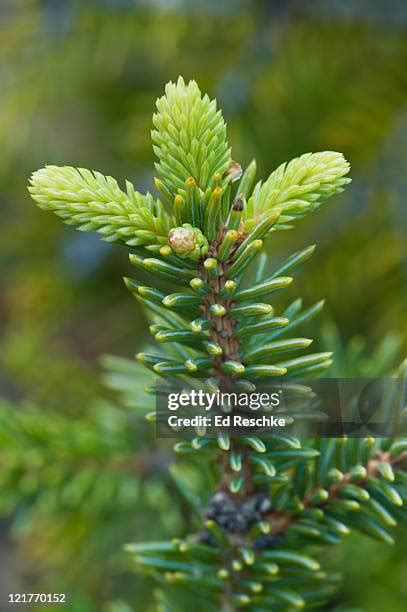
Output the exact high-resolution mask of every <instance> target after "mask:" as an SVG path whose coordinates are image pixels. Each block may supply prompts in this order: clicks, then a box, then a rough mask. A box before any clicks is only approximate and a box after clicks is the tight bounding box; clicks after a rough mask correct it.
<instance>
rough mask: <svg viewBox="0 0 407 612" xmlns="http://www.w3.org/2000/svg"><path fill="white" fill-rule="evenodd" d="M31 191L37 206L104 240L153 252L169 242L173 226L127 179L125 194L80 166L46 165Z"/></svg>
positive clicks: (108, 179)
mask: <svg viewBox="0 0 407 612" xmlns="http://www.w3.org/2000/svg"><path fill="white" fill-rule="evenodd" d="M29 191H30V193H31V197H32V198H33V200H35V202H36V203H37V204H38V206H39V207H40V208H42V209H44V210H51V211H53V212H55V214H57V215H58V216H59V217H61V218H62V219H63V220H64V221H65V223H68V224H69V225H77V226H78V229H80V230H81V231H82V232H87V231H95V232H99V233H100V234H102V236H103V238H104V240H107V241H108V242H115V241H116V242H124V243H125V244H127V245H129V246H139V245H142V246H144V247H145V248H146V249H148V250H151V251H155V250H158V249H159V248H160V246H162V245H163V244H165V243H166V242H167V234H168V229H169V227H171V224H172V223H173V221H172V220H171V217H169V216H168V215H166V214H165V211H164V209H163V207H162V204H161V202H160V201H159V200H157V201H155V200H154V198H153V197H152V196H151V195H150V194H149V193H147V194H146V195H141V194H140V193H138V192H137V191H135V190H134V187H133V185H132V184H131V183H130V182H128V181H126V193H125V192H124V191H122V190H121V189H120V187H119V186H118V184H117V181H116V180H115V179H113V178H112V177H111V176H103V175H102V174H100V172H91V171H90V170H85V169H84V168H71V167H68V166H64V167H62V168H59V167H57V166H46V167H45V168H43V169H42V170H38V172H34V174H33V176H32V178H31V186H30V187H29Z"/></svg>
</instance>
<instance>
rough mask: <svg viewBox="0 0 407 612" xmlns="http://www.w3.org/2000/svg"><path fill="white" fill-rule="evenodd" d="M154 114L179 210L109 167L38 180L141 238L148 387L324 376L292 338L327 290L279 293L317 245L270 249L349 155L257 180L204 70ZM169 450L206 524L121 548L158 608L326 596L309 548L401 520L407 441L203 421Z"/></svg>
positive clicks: (319, 362) (106, 227)
mask: <svg viewBox="0 0 407 612" xmlns="http://www.w3.org/2000/svg"><path fill="white" fill-rule="evenodd" d="M157 110H158V112H157V113H156V114H155V115H154V117H153V123H154V127H155V129H154V130H153V132H152V138H153V143H154V151H155V153H156V154H157V157H158V160H159V161H158V163H157V164H156V168H157V171H158V175H159V176H158V178H157V179H156V186H157V188H158V190H159V191H160V193H161V194H162V195H163V197H164V198H165V200H166V202H167V205H168V207H170V206H172V211H173V215H169V214H168V213H167V211H166V210H165V209H164V207H163V206H162V204H161V203H160V201H159V200H157V201H154V200H153V198H152V196H150V195H149V194H147V195H146V196H143V195H141V194H138V193H137V192H134V189H133V188H132V186H131V185H129V184H127V193H125V192H123V191H121V190H120V189H119V187H118V185H117V183H116V181H114V179H112V178H110V177H107V178H106V177H103V176H101V175H99V174H97V173H91V172H89V171H84V170H76V169H74V168H57V167H54V166H51V167H47V168H45V169H43V170H40V171H38V172H37V173H35V174H34V176H33V179H32V186H31V188H30V191H31V194H32V196H33V198H34V200H35V201H36V202H37V203H38V204H39V206H40V207H42V208H45V209H48V210H53V211H54V212H56V214H58V215H59V216H61V217H62V218H63V219H64V220H65V221H66V222H67V223H70V224H76V225H78V226H79V229H82V230H96V231H99V232H101V233H102V235H104V236H105V237H107V239H110V240H121V241H123V242H125V243H126V244H128V245H129V246H132V247H136V248H135V249H134V252H132V253H131V254H130V261H131V263H132V265H133V266H134V267H135V268H136V269H137V270H138V271H139V270H141V271H143V272H146V273H148V275H149V276H150V278H151V286H147V285H145V284H144V283H143V284H142V283H141V282H140V281H139V280H137V278H126V279H125V282H126V285H127V287H128V288H129V290H130V291H131V292H132V294H133V295H134V296H135V298H136V299H137V300H138V301H139V302H140V303H141V304H142V305H143V307H144V308H145V309H146V312H147V314H148V316H149V318H150V320H151V325H150V328H149V330H150V333H151V334H152V336H153V337H154V339H155V340H156V341H157V343H158V346H159V347H160V348H159V349H157V350H154V351H152V352H142V353H139V354H138V355H137V359H138V361H139V362H140V363H142V364H143V365H144V366H145V367H146V368H148V369H150V370H152V371H153V372H154V374H155V375H156V376H157V378H158V382H157V384H156V385H152V386H151V387H149V389H148V392H149V393H151V394H155V393H159V392H160V384H161V382H163V383H165V382H167V381H168V380H172V379H174V378H176V377H180V378H181V380H182V381H183V382H185V384H186V385H188V384H190V385H191V386H194V385H196V384H198V383H199V384H200V383H203V384H205V385H208V386H209V387H210V388H211V389H214V390H215V389H216V390H231V389H238V388H239V389H245V390H255V389H256V388H257V387H258V385H259V384H260V383H261V381H262V380H264V379H266V380H267V379H270V380H273V379H275V377H280V376H285V377H286V379H287V384H290V381H289V379H290V377H300V378H303V377H305V376H311V377H316V376H320V375H321V374H323V373H324V372H326V370H327V369H328V368H329V367H330V366H331V364H332V354H331V353H330V352H328V351H324V352H316V353H309V352H307V351H308V348H309V346H310V345H311V343H312V339H310V338H303V337H301V336H297V335H294V336H293V335H291V333H292V331H293V330H296V329H297V328H298V327H299V326H302V325H304V324H305V323H306V322H308V321H309V320H310V319H311V318H312V317H314V316H316V315H318V314H319V312H320V311H321V309H322V306H323V301H318V302H317V303H315V304H314V305H311V306H308V307H306V308H303V305H302V301H301V300H300V299H296V300H294V301H293V302H292V303H291V304H289V305H288V306H287V307H286V308H285V309H284V310H283V311H282V312H275V308H274V306H273V303H272V298H273V295H274V292H275V291H280V290H283V289H284V288H285V287H286V286H288V285H289V284H290V283H291V282H292V281H293V276H291V275H292V274H293V273H294V272H295V270H296V269H297V268H298V267H299V266H300V265H302V264H303V263H305V262H306V261H307V259H308V258H309V257H310V256H311V255H312V253H313V252H314V248H315V247H314V245H313V246H310V247H307V248H304V249H301V250H299V251H297V252H296V253H293V254H292V255H291V256H289V257H288V258H287V259H286V260H285V261H283V262H281V263H280V264H279V265H277V266H275V267H274V268H273V267H272V266H271V265H270V263H269V260H268V258H267V256H266V255H265V254H264V253H262V250H263V247H264V243H265V242H266V241H267V240H269V239H270V234H271V233H272V232H273V231H274V230H276V229H286V228H288V227H290V226H291V224H292V222H293V221H296V220H297V219H298V218H300V217H303V216H304V215H305V214H307V213H309V212H313V211H315V210H316V209H317V208H319V206H320V205H321V204H322V203H323V202H324V201H325V200H326V199H327V198H328V197H330V196H331V195H334V194H336V193H339V192H341V191H342V190H343V188H344V187H345V185H346V184H347V183H349V181H350V179H349V178H347V176H346V175H347V174H348V171H349V164H348V162H347V161H346V160H345V159H344V157H343V155H342V154H340V153H336V152H332V151H327V152H320V153H308V154H306V155H302V156H301V157H298V158H297V159H294V160H292V161H291V162H289V163H288V164H282V165H281V166H280V167H279V168H277V170H275V171H274V172H273V173H272V174H271V175H270V177H269V178H268V179H267V180H266V181H264V182H262V181H260V182H258V183H257V184H255V181H256V172H257V169H256V163H255V162H254V161H253V162H252V163H251V164H250V165H249V166H248V167H247V168H246V169H245V171H244V172H242V171H241V168H240V165H239V164H238V163H237V162H232V160H231V155H230V149H229V146H228V143H227V140H226V126H225V123H224V120H223V118H222V115H221V113H220V111H218V110H217V109H216V102H215V101H211V100H210V99H209V98H208V96H206V95H204V96H202V95H201V92H200V90H199V88H198V86H197V84H196V83H195V82H194V81H191V82H189V83H188V84H185V82H184V81H183V79H182V78H181V77H180V78H179V79H178V82H177V83H176V84H174V83H169V84H168V85H167V86H166V90H165V95H164V96H163V97H162V98H160V99H159V100H158V101H157ZM151 251H154V253H153V256H151V255H152V253H151ZM253 263H254V264H255V267H256V272H255V274H254V280H253V275H252V274H249V273H248V269H249V270H250V272H252V271H253V268H254V266H253V267H251V268H249V266H250V265H251V264H253ZM245 280H249V281H250V283H249V286H247V284H246V285H245V284H244V283H245ZM157 281H159V283H160V285H159V288H157V286H156V282H157ZM404 369H405V368H404ZM403 372H404V370H403ZM404 374H405V372H404ZM404 374H400V377H402V376H404ZM148 418H149V419H152V418H154V415H151V414H149V415H148ZM174 450H175V451H176V453H177V454H178V455H179V456H180V463H179V464H178V465H177V466H176V467H175V469H174V470H172V474H173V477H174V482H175V484H176V487H177V490H178V491H179V492H180V494H181V495H182V496H183V499H184V500H185V502H186V503H187V504H189V505H190V506H191V509H192V510H193V512H194V513H195V514H198V516H199V520H200V528H198V530H197V531H195V533H194V534H191V535H189V536H187V537H186V538H185V539H183V540H178V539H176V540H172V541H169V542H167V541H166V542H150V543H147V544H131V545H129V546H128V547H127V549H128V551H129V552H130V553H131V554H132V555H133V557H134V560H135V561H136V563H137V566H138V567H139V568H140V569H141V570H144V571H147V572H149V573H151V574H153V575H154V576H155V577H156V578H157V580H158V582H159V584H160V585H161V586H162V590H161V591H160V592H159V594H158V599H159V602H160V605H161V606H162V609H164V610H172V611H175V610H181V611H183V610H185V609H189V608H190V607H192V606H195V607H196V606H198V608H199V609H202V610H222V611H224V612H226V611H227V612H231V611H232V610H235V609H238V608H240V607H242V606H246V607H247V608H248V609H250V610H252V612H260V611H264V610H270V609H273V610H276V611H278V610H287V611H288V610H292V609H297V608H303V607H309V608H316V607H321V606H323V605H324V604H325V602H326V601H329V599H330V597H331V595H332V593H333V592H334V590H335V589H336V586H337V581H338V577H337V576H336V575H327V574H326V573H325V572H323V571H322V570H321V567H320V564H319V563H318V561H316V560H315V559H314V558H313V557H311V556H310V555H309V552H310V550H314V549H315V547H322V546H325V545H328V544H335V543H337V542H339V541H340V540H341V538H342V536H344V535H346V534H347V533H348V532H349V531H350V530H351V529H357V530H360V531H363V532H367V533H368V535H371V536H372V537H376V538H379V539H380V540H381V541H384V542H388V543H390V542H391V535H390V533H389V528H391V527H392V526H393V525H394V523H395V522H396V520H401V519H404V518H405V515H404V510H403V509H402V504H403V501H404V500H405V498H406V497H407V488H406V481H405V472H404V471H403V470H404V464H405V452H406V450H407V442H406V441H404V440H395V441H393V440H380V439H379V440H374V439H372V438H362V439H349V440H348V439H344V438H340V439H338V440H335V439H323V440H320V441H315V440H314V441H312V440H309V441H305V442H304V441H300V440H298V439H296V438H293V437H292V436H288V435H279V436H276V437H274V438H266V439H263V438H262V437H260V436H247V435H246V436H242V437H234V436H230V435H228V434H226V433H222V434H219V435H218V437H217V438H211V437H208V436H205V435H203V434H202V432H197V435H196V437H195V438H194V439H193V440H189V439H182V440H180V441H178V442H177V443H176V444H175V447H174ZM187 460H190V464H189V465H190V469H192V470H194V469H195V470H196V471H195V474H199V477H200V478H201V477H202V473H203V472H205V470H206V471H207V472H208V473H209V474H211V478H209V477H208V486H207V487H206V488H205V487H203V488H205V490H202V491H196V490H194V489H193V487H191V486H190V485H189V484H187V483H186V480H185V479H183V477H182V474H183V469H184V468H185V465H186V463H187ZM214 479H215V480H216V484H215V485H213V480H214ZM210 487H211V488H210ZM313 554H318V550H316V552H315V553H314V552H313ZM203 589H204V590H205V598H204V600H202V597H200V598H199V595H200V594H201V593H202V590H203ZM197 602H199V603H197Z"/></svg>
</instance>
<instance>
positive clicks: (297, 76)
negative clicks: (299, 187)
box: [0, 0, 407, 612]
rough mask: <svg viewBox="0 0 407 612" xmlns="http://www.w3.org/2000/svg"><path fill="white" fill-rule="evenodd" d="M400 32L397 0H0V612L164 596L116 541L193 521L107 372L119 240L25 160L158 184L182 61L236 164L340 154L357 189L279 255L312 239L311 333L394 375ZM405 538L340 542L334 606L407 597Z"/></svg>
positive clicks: (402, 300)
mask: <svg viewBox="0 0 407 612" xmlns="http://www.w3.org/2000/svg"><path fill="white" fill-rule="evenodd" d="M406 29H407V5H406V3H405V2H404V1H403V0H389V1H388V2H381V1H380V0H355V1H354V2H342V1H340V0H303V1H298V2H295V1H283V0H279V1H277V0H269V1H267V0H264V1H261V0H252V1H249V0H235V1H233V0H231V1H229V2H226V1H225V0H205V1H202V2H201V1H199V0H196V1H193V0H191V1H188V0H168V1H165V0H144V1H143V0H139V1H137V0H93V1H92V0H82V1H77V2H75V1H74V0H66V1H64V2H60V1H58V0H55V1H52V0H48V1H35V0H24V1H23V0H2V2H1V4H0V92H1V93H0V143H1V158H0V205H1V210H2V222H1V224H0V244H1V250H0V278H1V284H2V287H1V289H2V290H1V293H0V321H1V326H0V343H1V349H0V394H1V396H2V397H4V398H5V402H4V405H2V406H1V408H0V444H1V446H0V486H1V488H2V490H1V491H0V496H1V498H2V499H1V501H0V565H1V566H3V564H5V566H6V571H5V573H4V574H3V575H2V576H1V577H0V611H1V612H3V610H4V611H7V610H8V607H7V604H6V603H4V602H5V601H6V599H5V596H6V594H7V593H8V592H9V591H23V590H25V591H28V590H30V589H31V590H32V588H34V587H35V588H36V590H39V589H40V590H47V591H66V592H67V593H69V597H70V604H69V607H68V609H69V610H74V611H78V612H93V611H95V612H99V611H100V610H102V609H103V610H107V611H108V612H110V611H113V610H114V612H127V611H128V610H129V608H128V607H127V604H129V605H131V606H132V608H131V609H133V610H140V611H145V610H150V609H153V608H152V607H151V606H152V604H151V597H150V594H151V588H152V587H151V585H150V584H149V583H146V582H145V581H142V580H140V579H138V578H137V577H134V575H133V574H132V573H131V572H130V569H131V568H129V567H127V565H126V561H125V560H123V558H122V554H121V550H120V549H121V546H122V544H123V543H124V542H126V541H127V540H128V539H137V537H140V536H141V537H143V538H144V537H147V535H148V537H149V538H150V537H151V538H153V537H154V536H161V535H165V536H168V535H172V534H173V533H174V530H175V531H176V530H180V529H182V511H183V508H182V507H181V508H179V506H180V503H179V502H178V500H177V499H176V495H175V493H174V490H173V484H171V482H170V480H169V479H168V469H167V468H168V461H169V459H168V456H167V454H168V451H167V449H166V448H164V446H163V447H162V448H161V447H160V449H158V450H157V451H156V452H155V453H153V451H152V450H151V448H152V446H151V445H150V446H149V445H148V438H149V436H150V438H151V437H152V436H151V434H149V429H148V426H146V425H144V422H142V421H135V419H136V415H135V409H134V407H132V406H131V404H132V402H131V401H129V398H127V399H126V398H121V400H120V401H119V400H114V401H113V395H112V394H111V392H108V391H105V390H103V389H102V385H101V382H100V366H99V363H98V361H99V358H100V356H101V355H102V354H104V353H114V354H117V355H121V356H123V357H132V355H133V354H134V353H135V352H136V351H137V350H139V348H140V346H141V345H142V344H143V342H144V339H146V338H147V336H146V332H145V324H144V321H143V319H142V316H141V312H140V310H139V307H138V304H137V303H136V302H134V300H132V298H131V296H130V294H129V293H128V292H127V291H126V290H125V288H124V285H123V283H122V280H121V278H122V276H124V275H126V274H128V273H129V264H128V260H127V256H126V252H125V250H124V249H121V248H119V247H114V246H110V245H107V244H105V243H103V242H101V241H100V240H99V239H98V238H97V237H95V236H93V235H84V234H81V233H79V232H74V231H73V230H72V229H70V228H67V227H66V226H63V224H61V223H60V221H58V220H57V219H56V218H54V217H53V216H51V215H46V214H44V213H43V212H41V211H39V210H38V209H37V208H36V207H35V206H33V204H32V202H31V201H30V199H29V197H28V195H27V192H26V184H27V181H28V177H29V175H30V173H31V172H32V171H33V170H35V169H37V168H39V167H41V166H43V165H44V164H46V163H54V164H67V165H71V164H72V165H76V166H82V167H88V168H92V169H96V170H99V171H101V172H103V173H104V174H112V175H113V176H115V177H116V178H118V179H119V180H120V181H122V180H123V179H125V178H128V179H130V180H132V181H133V182H134V183H135V184H136V186H137V188H138V189H139V190H140V191H143V190H146V189H153V187H152V186H153V181H152V177H153V165H152V164H153V154H152V149H151V142H150V136H149V132H150V129H151V114H152V112H153V108H154V102H155V99H156V98H157V96H159V95H161V94H162V91H163V87H164V84H165V83H166V82H167V81H168V80H170V79H172V80H174V79H176V78H177V77H178V75H179V74H182V75H183V76H184V77H185V78H186V79H190V78H194V79H196V80H197V81H198V83H199V85H200V87H201V89H202V90H204V91H208V92H209V93H210V95H211V96H216V97H217V99H218V102H219V105H220V106H221V107H222V109H223V112H224V115H225V118H226V121H227V123H228V130H229V140H230V142H231V144H232V146H233V157H234V159H237V160H238V161H239V162H241V163H242V164H243V165H245V164H247V163H248V162H249V161H250V160H251V158H252V157H255V158H256V159H257V161H258V164H259V169H260V174H261V175H264V174H267V173H269V172H270V171H271V170H272V169H273V168H274V167H275V166H276V165H278V164H279V163H281V162H283V161H285V160H286V159H289V158H291V157H295V156H297V155H299V154H301V153H304V152H307V151H318V150H324V149H334V150H339V151H342V152H343V153H344V154H345V156H346V157H347V158H348V159H349V160H350V161H351V164H352V178H353V183H352V184H351V186H350V188H349V189H348V190H347V191H346V192H345V194H343V195H341V196H340V197H339V198H336V199H334V200H333V201H332V203H330V204H328V205H327V206H326V207H324V208H323V209H322V210H321V211H320V212H319V213H318V214H316V215H313V216H311V217H310V218H308V219H307V220H304V221H303V222H301V223H300V224H298V226H297V228H296V230H295V231H293V232H288V233H284V232H281V233H280V234H279V235H277V236H276V238H275V239H274V242H273V246H272V248H273V252H276V256H277V255H278V257H281V256H284V255H285V254H288V253H289V252H290V251H292V250H295V249H299V248H301V247H303V246H306V245H307V244H311V243H314V242H317V243H318V249H317V252H316V254H315V255H314V257H313V259H312V260H311V261H310V263H309V264H307V266H306V268H305V269H304V270H303V271H302V272H301V274H300V275H298V277H297V282H296V283H295V286H293V288H292V289H290V291H291V293H292V295H297V294H301V295H302V296H303V297H304V300H305V302H308V303H311V302H313V301H316V300H317V299H320V298H322V297H325V298H326V308H325V310H324V314H323V316H322V318H320V320H319V321H318V322H317V323H315V324H314V329H313V331H314V333H315V335H316V336H317V337H318V336H319V337H321V333H320V332H321V325H322V330H323V334H322V338H321V342H323V343H324V345H325V346H326V345H329V346H332V345H335V346H337V345H338V344H340V343H342V344H343V345H345V346H346V345H347V346H350V349H349V350H350V351H351V352H352V351H353V353H352V354H353V355H355V354H356V355H357V358H358V360H359V366H357V365H355V366H354V369H352V368H351V367H350V366H349V363H350V361H349V360H350V357H349V355H348V356H347V353H346V351H345V352H343V351H342V353H343V354H342V361H341V362H340V363H339V365H337V369H336V372H335V373H336V374H337V375H340V374H342V375H345V373H346V374H347V375H357V374H358V373H360V372H364V371H366V369H365V370H363V364H364V365H365V366H366V364H370V366H369V367H370V371H373V370H374V369H375V362H376V360H380V359H384V361H386V360H387V368H391V367H393V366H395V365H396V364H397V362H398V361H400V360H401V358H402V356H403V355H405V354H406V353H407V350H406V349H407V326H406V312H407V249H406V246H405V240H406V229H407V213H406V202H405V197H406V196H405V194H406V193H407V184H406V169H407V168H406V166H407V155H406V153H407V138H406V135H407V72H406V69H405V67H406V65H407V37H406ZM289 297H290V296H287V292H286V293H285V295H284V301H286V300H288V299H289ZM277 306H278V304H277ZM329 322H334V323H335V328H336V329H334V328H333V327H332V323H329ZM311 331H312V330H309V331H308V332H307V334H308V333H311ZM383 339H385V341H384V344H383V343H382V344H380V343H381V341H382V340H383ZM349 342H350V345H349V344H348V343H349ZM378 345H379V347H380V348H379V350H377V349H376V348H375V347H377V346H378ZM355 351H356V352H355ZM380 351H381V353H380ZM348 357H349V359H348ZM361 364H362V365H361ZM119 365H120V364H119ZM109 366H110V368H113V370H114V369H115V368H116V367H118V363H117V362H115V361H113V362H109ZM121 366H123V364H121ZM126 367H128V366H125V368H126ZM358 367H359V370H357V368H358ZM366 367H367V366H366ZM369 367H368V368H367V369H368V370H369ZM119 370H120V367H119ZM133 375H134V376H135V377H137V376H139V373H138V371H136V370H135V371H134V373H133V372H132V371H131V370H130V371H129V372H128V375H126V376H128V377H130V378H131V376H133ZM117 376H118V377H119V378H120V376H123V374H122V373H121V374H118V375H117ZM125 378H126V377H125ZM126 380H127V378H126ZM109 382H110V385H111V386H113V387H115V386H118V385H117V380H116V379H115V377H114V376H113V375H109ZM130 390H131V385H130ZM102 396H103V397H104V398H105V399H104V400H98V399H95V398H97V397H102ZM135 422H136V423H137V424H136V425H135V424H134V423H135ZM140 444H141V450H140ZM51 468H53V469H51ZM135 472H136V473H137V478H135V477H134V474H135ZM76 478H78V482H76ZM96 481H97V483H98V486H96V484H95V482H96ZM72 482H75V483H76V485H75V487H74V486H73V485H72ZM70 483H71V488H70V489H69V486H68V485H69V484H70ZM81 487H82V488H81ZM109 487H110V488H109ZM78 490H79V493H78ZM92 504H93V505H92ZM181 506H182V504H181ZM178 509H180V510H181V513H178V512H177V510H178ZM180 517H181V518H180ZM146 534H147V535H146ZM402 538H403V536H402V534H401V533H400V536H399V541H400V545H399V546H397V547H396V548H395V549H394V550H388V549H386V548H383V546H380V545H375V544H374V543H370V542H365V541H363V543H362V542H361V540H360V539H359V538H357V537H353V538H352V540H351V541H349V542H348V543H347V545H346V546H344V547H343V548H342V549H341V550H338V551H336V552H335V553H333V554H332V559H331V561H332V564H333V566H335V567H337V566H341V567H342V568H343V569H344V572H345V584H344V588H343V590H342V592H341V593H340V594H339V596H338V601H337V602H336V605H338V606H342V607H340V608H335V609H342V610H345V609H347V610H350V609H351V608H352V610H356V609H361V608H364V609H365V610H367V611H369V612H376V611H379V610H380V611H382V610H388V611H390V612H398V611H400V612H401V610H403V609H404V606H403V598H404V601H405V598H406V597H407V592H406V584H407V560H406V558H405V552H403V545H404V551H405V548H406V546H405V545H406V538H405V535H404V541H403V540H402ZM126 602H127V603H126ZM2 606H3V607H2ZM332 609H333V608H332Z"/></svg>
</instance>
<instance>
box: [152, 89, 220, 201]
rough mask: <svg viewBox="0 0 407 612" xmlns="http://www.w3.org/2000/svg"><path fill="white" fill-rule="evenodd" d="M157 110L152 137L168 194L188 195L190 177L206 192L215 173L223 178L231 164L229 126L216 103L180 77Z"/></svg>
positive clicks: (164, 186) (171, 195) (172, 195)
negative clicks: (228, 138) (187, 183)
mask: <svg viewBox="0 0 407 612" xmlns="http://www.w3.org/2000/svg"><path fill="white" fill-rule="evenodd" d="M157 110H158V112H157V113H155V114H154V115H153V123H154V126H155V128H156V129H155V130H153V131H152V132H151V136H152V139H153V143H154V147H153V148H154V152H155V153H156V155H157V157H158V159H159V162H158V163H156V169H157V172H158V174H159V178H160V179H161V180H162V181H163V190H164V192H165V193H166V194H168V197H169V199H173V198H174V197H175V196H176V195H177V194H181V195H183V194H185V191H186V187H185V182H186V181H187V179H189V178H190V177H192V178H193V179H194V180H195V182H196V185H197V186H198V187H199V189H200V191H201V192H205V191H206V189H207V188H208V187H209V186H210V184H211V181H212V178H213V176H214V174H215V173H216V172H218V173H219V174H220V175H223V174H224V172H225V171H226V169H227V168H228V166H229V163H230V161H231V160H230V149H229V146H228V143H227V140H226V125H225V122H224V120H223V117H222V113H221V112H220V111H217V110H216V101H215V100H210V99H209V97H208V96H207V95H205V96H203V97H202V94H201V92H200V90H199V87H198V85H197V84H196V83H195V81H190V82H189V83H188V84H187V85H185V82H184V79H183V78H182V77H179V79H178V81H177V83H171V82H170V83H168V84H167V85H166V87H165V96H163V97H162V98H159V99H158V100H157Z"/></svg>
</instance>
